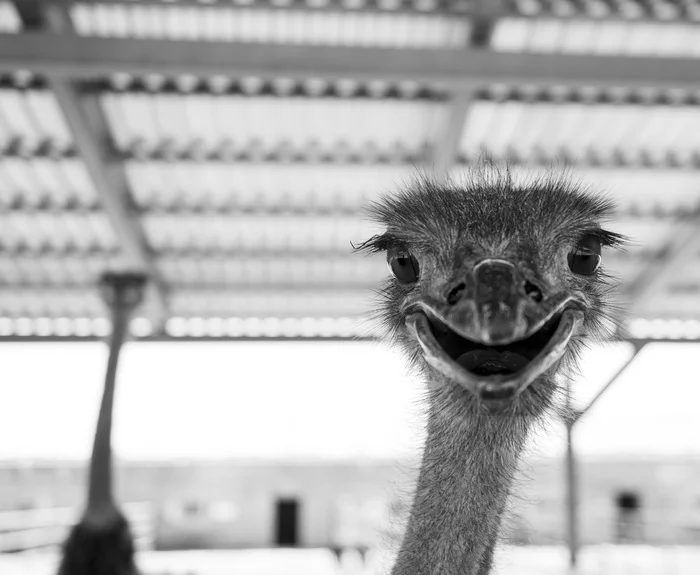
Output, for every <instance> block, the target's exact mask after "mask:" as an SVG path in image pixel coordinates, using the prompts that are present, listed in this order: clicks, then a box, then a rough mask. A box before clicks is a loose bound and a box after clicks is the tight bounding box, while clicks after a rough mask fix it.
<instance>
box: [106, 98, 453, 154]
mask: <svg viewBox="0 0 700 575" xmlns="http://www.w3.org/2000/svg"><path fill="white" fill-rule="evenodd" d="M103 105H104V110H105V114H106V115H107V118H108V121H109V125H110V129H111V133H112V137H113V139H114V141H115V143H116V145H117V146H118V147H119V148H120V149H121V150H122V151H128V150H131V149H132V148H138V149H139V150H141V151H142V152H144V153H146V154H156V153H162V152H163V151H164V150H165V151H167V152H172V153H175V154H187V153H192V152H193V151H195V150H199V151H203V152H204V153H210V154H215V153H219V152H220V151H221V147H222V146H224V145H226V144H227V143H230V146H231V148H232V149H233V150H236V151H238V152H239V153H248V154H250V153H251V149H252V150H259V151H261V152H266V151H270V150H276V149H278V148H279V147H280V146H281V147H285V146H286V147H287V148H289V149H290V151H297V150H305V149H308V148H312V149H317V150H319V149H320V150H322V151H329V150H330V151H333V150H337V149H341V150H347V151H349V152H352V153H355V154H360V155H365V154H368V153H369V154H371V153H372V151H375V153H376V152H387V151H388V152H392V151H394V150H399V151H400V152H402V153H403V154H404V155H406V154H408V155H421V154H423V153H425V150H426V148H428V147H430V146H431V145H432V144H433V143H434V142H435V141H436V138H437V137H438V134H439V130H440V127H441V126H442V125H443V124H444V121H445V120H444V118H445V113H446V108H445V105H444V104H443V103H441V102H434V101H418V100H413V101H409V100H399V99H396V100H394V99H376V100H373V99H341V98H293V97H292V98H289V97H277V96H255V97H248V96H240V95H235V94H231V95H228V96H226V97H221V98H220V99H218V100H217V105H216V107H214V108H212V107H211V98H210V97H208V96H207V95H199V94H190V95H183V94H169V93H162V94H158V93H129V92H127V93H121V94H111V95H107V94H105V95H103ZM125 118H129V120H128V121H127V122H126V123H125V122H124V119H125ZM212 124H218V126H217V128H215V129H212ZM222 138H223V139H222Z"/></svg>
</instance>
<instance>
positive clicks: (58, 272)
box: [0, 252, 126, 286]
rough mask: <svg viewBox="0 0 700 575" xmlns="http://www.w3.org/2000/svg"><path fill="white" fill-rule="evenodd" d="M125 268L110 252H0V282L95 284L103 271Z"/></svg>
mask: <svg viewBox="0 0 700 575" xmlns="http://www.w3.org/2000/svg"><path fill="white" fill-rule="evenodd" d="M125 268H126V262H125V261H123V260H122V258H119V257H118V256H113V255H110V254H100V255H92V254H83V255H81V256H80V257H75V256H64V257H62V256H50V257H47V256H25V255H14V254H13V255H8V254H6V253H2V252H0V285H30V284H38V285H44V286H71V285H75V286H77V285H96V284H97V282H98V280H99V278H100V275H101V274H102V273H103V272H104V271H106V270H108V269H109V270H115V269H125Z"/></svg>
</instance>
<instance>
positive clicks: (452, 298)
mask: <svg viewBox="0 0 700 575" xmlns="http://www.w3.org/2000/svg"><path fill="white" fill-rule="evenodd" d="M465 289H467V286H466V285H465V284H463V283H462V284H458V285H456V286H455V287H453V288H452V289H451V290H450V293H448V294H447V303H449V304H450V305H454V304H456V303H457V302H458V301H459V300H460V299H461V297H462V293H463V292H464V290H465Z"/></svg>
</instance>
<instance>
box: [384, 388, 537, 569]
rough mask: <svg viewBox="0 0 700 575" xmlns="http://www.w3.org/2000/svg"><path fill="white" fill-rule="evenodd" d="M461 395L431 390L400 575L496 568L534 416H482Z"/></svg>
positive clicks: (401, 554) (399, 560)
mask: <svg viewBox="0 0 700 575" xmlns="http://www.w3.org/2000/svg"><path fill="white" fill-rule="evenodd" d="M465 393H466V392H465ZM457 395H462V394H461V393H460V390H454V389H447V388H445V387H444V386H441V387H440V389H434V390H433V391H431V392H430V407H429V415H428V424H427V427H428V428H427V432H428V433H427V439H426V443H425V448H424V452H423V461H422V466H421V471H420V475H419V478H418V485H417V489H416V494H415V498H414V502H413V507H412V510H411V516H410V519H409V522H408V526H407V530H406V534H405V536H404V540H403V542H402V545H401V548H400V550H399V554H398V557H397V560H396V564H395V566H394V569H393V571H392V575H485V574H487V573H489V571H490V567H491V559H492V554H493V548H494V545H495V543H496V538H497V536H498V530H499V526H500V521H501V515H502V513H503V510H504V507H505V504H506V499H507V497H508V493H509V490H510V485H511V482H512V479H513V475H514V473H515V470H516V466H517V462H518V457H519V455H520V453H521V451H522V449H523V446H524V444H525V441H526V439H527V432H528V429H529V427H530V425H531V423H532V419H530V418H527V419H526V418H524V417H521V416H517V417H516V416H511V417H509V416H506V415H504V416H493V415H488V414H485V413H484V414H480V413H478V411H477V409H476V408H475V407H472V408H469V406H468V405H467V404H465V401H464V400H465V397H463V396H460V397H455V396H457Z"/></svg>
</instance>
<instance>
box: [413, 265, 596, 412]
mask: <svg viewBox="0 0 700 575" xmlns="http://www.w3.org/2000/svg"><path fill="white" fill-rule="evenodd" d="M504 263H505V262H504ZM494 270H496V271H495V272H494ZM504 270H505V266H504V265H502V264H501V263H500V262H496V264H495V265H494V266H492V269H491V270H489V271H488V272H486V273H482V274H478V273H477V274H475V276H476V279H477V281H476V282H473V284H472V285H473V289H472V291H471V292H467V290H465V295H464V297H463V298H462V301H460V302H458V303H457V304H456V305H451V306H447V305H445V304H439V303H438V302H437V301H431V300H430V298H423V299H419V300H417V301H414V302H412V304H411V306H410V308H409V309H408V310H406V311H407V315H406V325H407V326H408V328H409V329H410V330H411V331H412V332H413V334H414V336H415V337H416V339H417V341H418V343H419V344H420V345H421V347H422V349H423V353H424V356H425V359H426V361H427V362H428V363H429V364H430V365H431V366H433V367H434V368H435V369H437V370H438V371H439V372H441V373H442V374H444V375H445V376H447V377H448V378H450V379H451V380H453V381H455V382H456V383H458V384H459V385H461V386H462V387H463V388H465V389H466V390H468V391H469V392H470V393H472V394H474V396H475V397H477V398H478V399H479V400H481V401H482V402H483V403H484V404H485V405H486V406H487V407H488V408H489V409H490V410H492V411H497V410H499V409H501V408H503V407H505V406H507V405H508V404H509V403H510V402H512V401H513V400H514V399H515V398H516V397H517V396H518V395H519V394H520V393H522V392H523V390H525V389H526V388H527V387H528V386H529V385H530V384H531V383H532V382H533V381H534V380H535V379H537V377H539V376H540V375H542V374H543V373H544V372H546V371H547V370H548V369H550V368H551V367H552V366H553V365H554V364H555V363H556V362H557V361H558V360H559V359H560V358H561V357H562V356H563V355H564V353H565V351H566V347H567V345H568V343H569V341H570V339H571V337H572V336H573V334H574V333H575V331H576V330H577V328H578V326H579V324H580V323H581V322H582V321H583V312H582V311H581V310H580V309H578V307H579V306H578V305H577V304H576V302H575V300H574V299H573V298H572V297H571V296H567V295H563V294H561V295H558V296H557V295H554V296H550V297H547V298H544V299H543V300H542V301H540V302H537V303H535V302H533V301H531V300H528V298H527V296H526V294H524V293H522V289H521V287H520V285H521V284H522V282H521V281H520V280H519V278H518V277H517V273H516V272H515V271H514V269H513V270H512V271H508V273H509V274H511V275H510V276H508V275H507V274H506V273H505V271H504ZM501 272H504V273H503V275H502V276H499V273H501ZM480 277H482V278H483V279H485V280H487V282H488V284H487V285H486V286H484V285H483V282H482V285H479V281H478V280H479V278H480ZM502 302H505V304H504V303H502ZM494 310H495V311H494Z"/></svg>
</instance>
